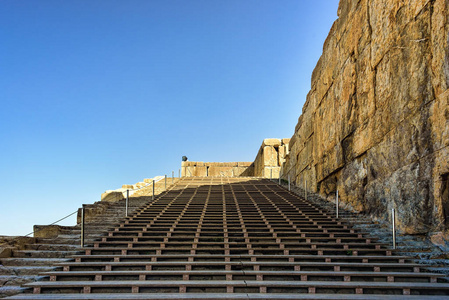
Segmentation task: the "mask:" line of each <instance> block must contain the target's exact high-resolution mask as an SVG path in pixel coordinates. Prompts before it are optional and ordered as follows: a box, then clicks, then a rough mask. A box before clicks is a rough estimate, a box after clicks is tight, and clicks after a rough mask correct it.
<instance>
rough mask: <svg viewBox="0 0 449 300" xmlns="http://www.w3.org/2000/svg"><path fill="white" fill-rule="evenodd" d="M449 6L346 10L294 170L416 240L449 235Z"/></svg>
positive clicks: (416, 1) (428, 2) (293, 157)
mask: <svg viewBox="0 0 449 300" xmlns="http://www.w3.org/2000/svg"><path fill="white" fill-rule="evenodd" d="M448 9H449V1H448V0H413V1H404V0H375V1H374V0H342V1H340V5H339V9H338V19H337V20H336V21H335V22H334V24H333V26H332V28H331V29H330V32H329V35H328V37H327V39H326V41H325V43H324V46H323V53H322V56H321V58H320V59H319V61H318V63H317V65H316V67H315V70H314V71H313V74H312V82H311V90H310V92H309V94H308V95H307V99H306V103H305V105H304V107H303V110H302V115H301V116H300V118H299V120H298V124H297V126H296V128H295V133H294V135H293V137H292V139H291V141H290V153H289V155H287V160H286V163H285V164H284V169H283V174H282V176H283V177H284V178H286V177H287V175H288V174H290V175H291V177H292V178H294V181H295V182H296V183H297V184H298V185H300V186H302V185H303V183H304V181H305V180H307V186H308V189H311V190H312V191H315V192H319V193H320V194H321V195H324V196H327V197H328V198H329V199H331V198H332V199H333V197H334V194H335V191H336V189H337V188H338V190H339V194H340V196H341V200H342V202H343V204H344V205H346V206H347V207H352V208H353V209H355V210H357V211H364V212H367V213H369V214H371V215H373V216H375V217H376V216H377V217H379V218H388V217H389V212H390V210H391V208H395V209H396V211H397V214H398V223H399V226H400V227H401V228H402V229H403V230H405V231H406V232H408V233H419V232H430V231H433V230H441V229H442V228H443V227H444V226H446V228H448V227H449V192H448V191H449V175H448V174H449V148H448V145H449V91H448V85H449V49H448V37H449V35H448V31H449V25H448V24H449V23H448V16H449V10H448Z"/></svg>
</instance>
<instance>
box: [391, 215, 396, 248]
mask: <svg viewBox="0 0 449 300" xmlns="http://www.w3.org/2000/svg"><path fill="white" fill-rule="evenodd" d="M391 223H392V230H393V249H396V213H395V210H394V208H392V209H391Z"/></svg>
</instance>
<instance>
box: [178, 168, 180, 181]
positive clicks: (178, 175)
mask: <svg viewBox="0 0 449 300" xmlns="http://www.w3.org/2000/svg"><path fill="white" fill-rule="evenodd" d="M178 178H179V179H181V169H178Z"/></svg>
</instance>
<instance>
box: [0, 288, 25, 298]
mask: <svg viewBox="0 0 449 300" xmlns="http://www.w3.org/2000/svg"><path fill="white" fill-rule="evenodd" d="M26 290H27V288H23V287H20V286H0V298H3V297H8V296H12V295H16V294H19V293H23V292H25V291H26Z"/></svg>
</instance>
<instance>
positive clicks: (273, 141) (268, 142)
mask: <svg viewBox="0 0 449 300" xmlns="http://www.w3.org/2000/svg"><path fill="white" fill-rule="evenodd" d="M281 144H282V141H281V140H280V139H264V140H263V143H262V146H263V147H265V146H280V145H281Z"/></svg>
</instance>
